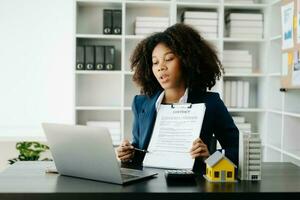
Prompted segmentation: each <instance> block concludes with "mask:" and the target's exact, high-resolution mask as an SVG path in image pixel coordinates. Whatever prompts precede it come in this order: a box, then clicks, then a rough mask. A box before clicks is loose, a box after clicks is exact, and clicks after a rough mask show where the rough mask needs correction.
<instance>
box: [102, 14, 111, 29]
mask: <svg viewBox="0 0 300 200" xmlns="http://www.w3.org/2000/svg"><path fill="white" fill-rule="evenodd" d="M103 34H112V10H110V9H104V10H103Z"/></svg>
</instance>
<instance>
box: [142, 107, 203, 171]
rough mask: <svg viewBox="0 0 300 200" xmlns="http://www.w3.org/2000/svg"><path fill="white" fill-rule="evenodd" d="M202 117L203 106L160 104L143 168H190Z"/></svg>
mask: <svg viewBox="0 0 300 200" xmlns="http://www.w3.org/2000/svg"><path fill="white" fill-rule="evenodd" d="M204 114H205V104H204V103H198V104H172V105H163V104H162V105H160V107H159V110H158V113H157V117H156V121H155V125H154V129H153V133H152V137H151V140H150V143H149V146H148V151H149V153H147V154H146V156H145V159H144V163H143V165H144V166H146V167H156V168H166V169H192V168H193V164H194V159H192V157H191V155H190V153H189V151H190V149H191V148H192V145H193V141H194V140H195V139H196V138H198V137H199V136H200V131H201V128H202V122H203V118H204Z"/></svg>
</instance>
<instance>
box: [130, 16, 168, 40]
mask: <svg viewBox="0 0 300 200" xmlns="http://www.w3.org/2000/svg"><path fill="white" fill-rule="evenodd" d="M168 26H169V18H168V17H141V16H138V17H136V18H135V34H136V35H148V34H151V33H154V32H161V31H164V30H165V29H166V28H168Z"/></svg>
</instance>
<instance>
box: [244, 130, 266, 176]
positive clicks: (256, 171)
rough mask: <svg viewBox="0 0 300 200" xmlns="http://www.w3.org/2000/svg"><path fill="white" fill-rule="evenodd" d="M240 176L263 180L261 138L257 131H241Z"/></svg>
mask: <svg viewBox="0 0 300 200" xmlns="http://www.w3.org/2000/svg"><path fill="white" fill-rule="evenodd" d="M239 138H240V141H239V167H238V169H239V173H238V174H239V178H240V179H241V180H252V181H254V180H261V160H262V153H261V139H260V135H259V134H257V133H240V137H239Z"/></svg>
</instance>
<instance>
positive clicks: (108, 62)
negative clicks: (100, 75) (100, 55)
mask: <svg viewBox="0 0 300 200" xmlns="http://www.w3.org/2000/svg"><path fill="white" fill-rule="evenodd" d="M114 67H115V47H114V46H105V69H106V70H113V69H114Z"/></svg>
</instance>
